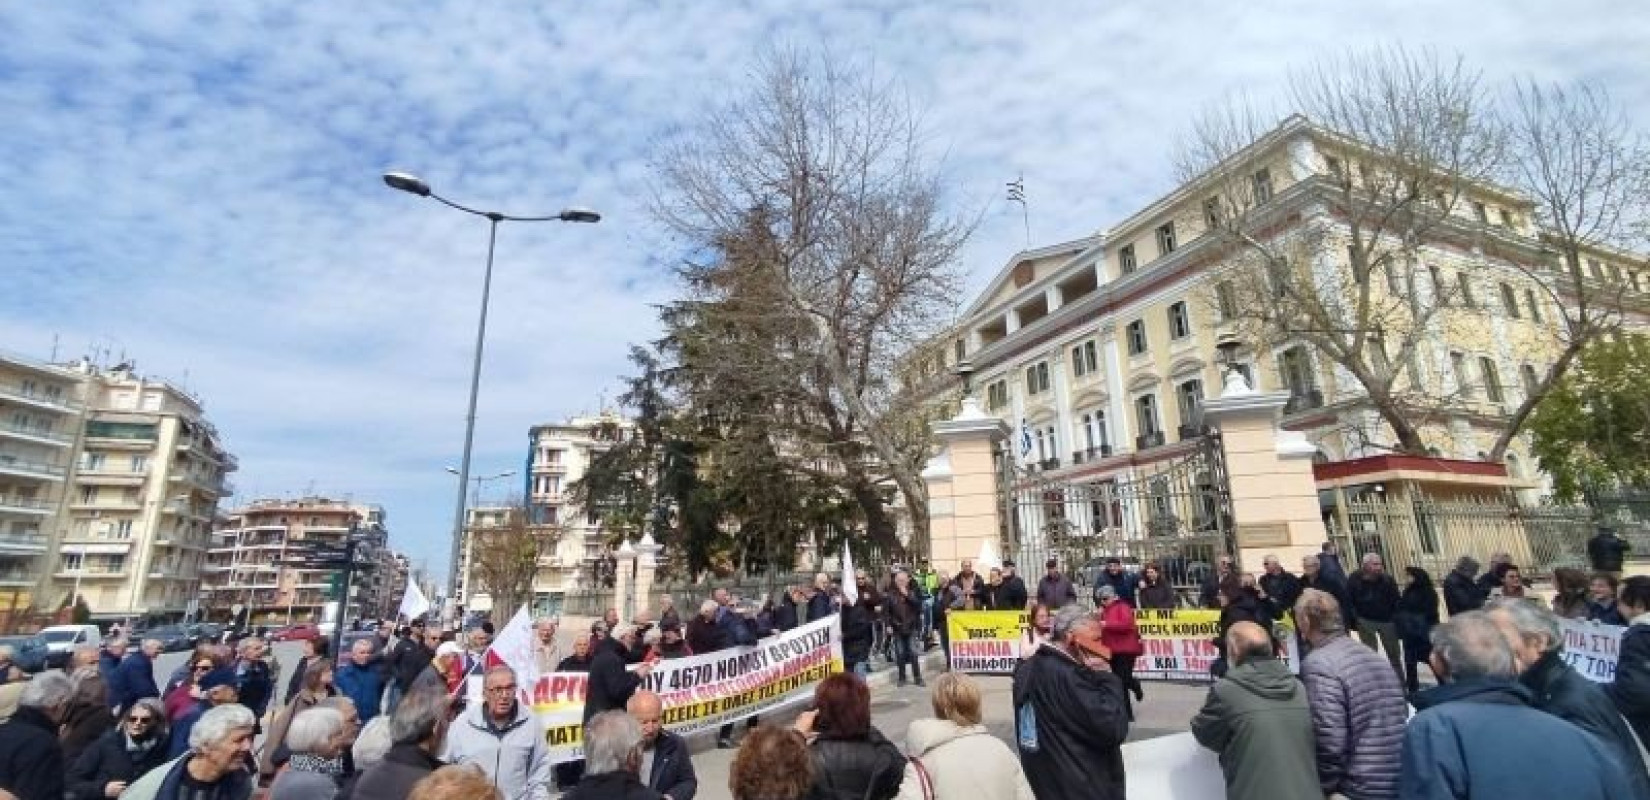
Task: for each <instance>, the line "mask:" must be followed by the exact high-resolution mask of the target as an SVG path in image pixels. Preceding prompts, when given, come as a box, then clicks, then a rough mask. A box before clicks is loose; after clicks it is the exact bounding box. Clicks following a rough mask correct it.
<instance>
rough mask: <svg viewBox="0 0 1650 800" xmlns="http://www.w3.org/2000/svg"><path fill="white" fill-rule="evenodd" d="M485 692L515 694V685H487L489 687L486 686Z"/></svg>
mask: <svg viewBox="0 0 1650 800" xmlns="http://www.w3.org/2000/svg"><path fill="white" fill-rule="evenodd" d="M487 693H488V694H515V693H516V687H515V686H489V687H487Z"/></svg>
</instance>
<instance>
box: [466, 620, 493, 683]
mask: <svg viewBox="0 0 1650 800" xmlns="http://www.w3.org/2000/svg"><path fill="white" fill-rule="evenodd" d="M492 644H493V636H492V634H490V633H488V632H487V631H486V630H484V629H482V628H479V627H477V628H471V629H469V630H468V631H465V633H464V661H463V667H462V669H463V674H464V676H465V677H466V678H468V677H469V676H471V675H480V674H481V673H482V671H483V670H485V669H486V668H487V648H488V647H491V646H492Z"/></svg>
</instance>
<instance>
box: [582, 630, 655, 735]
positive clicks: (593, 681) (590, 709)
mask: <svg viewBox="0 0 1650 800" xmlns="http://www.w3.org/2000/svg"><path fill="white" fill-rule="evenodd" d="M592 649H593V652H592V654H591V656H590V678H589V682H588V684H587V685H586V689H585V699H584V721H585V723H586V724H589V722H590V719H591V718H592V717H594V716H596V715H597V714H600V713H601V712H603V711H613V710H623V709H624V705H625V703H627V702H629V701H630V695H631V694H632V693H634V692H635V691H636V689H637V687H639V686H641V685H642V680H643V679H644V678H646V677H647V676H648V675H649V674H651V673H652V672H653V665H651V664H643V665H641V666H640V667H637V668H636V669H634V670H628V671H627V670H626V667H625V662H624V659H623V657H622V656H621V655H620V653H619V651H618V648H615V647H595V646H593V648H592Z"/></svg>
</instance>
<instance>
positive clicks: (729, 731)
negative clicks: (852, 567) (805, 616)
mask: <svg viewBox="0 0 1650 800" xmlns="http://www.w3.org/2000/svg"><path fill="white" fill-rule="evenodd" d="M815 582H816V583H818V579H817V578H816V579H815ZM824 585H825V586H826V587H829V586H830V580H829V579H827V580H826V581H825V583H824ZM710 594H711V599H712V600H714V601H716V627H717V628H718V629H720V630H721V631H722V637H721V644H722V647H743V646H748V645H754V644H756V640H757V638H758V633H757V631H756V630H755V629H754V623H753V621H752V620H750V619H748V618H746V617H745V615H743V614H741V613H740V612H739V610H738V608H737V607H736V605H735V603H734V602H733V596H732V595H731V594H729V593H728V590H727V589H725V588H717V589H715V590H713V591H711V593H710ZM811 613H812V612H811V611H810V614H811ZM811 621H812V620H810V622H811ZM644 674H645V673H644ZM628 699H629V697H628V696H626V698H625V700H628ZM616 707H617V708H623V707H624V702H623V701H621V702H620V703H619V704H618V705H617V706H616ZM757 722H758V718H757V717H754V716H753V717H750V718H749V719H747V720H745V729H746V730H750V729H751V728H754V727H756V725H757ZM716 746H717V747H720V748H722V749H724V750H726V749H728V748H730V747H733V723H731V722H729V723H728V724H726V725H723V726H722V728H721V730H719V731H717V733H716Z"/></svg>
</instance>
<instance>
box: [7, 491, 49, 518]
mask: <svg viewBox="0 0 1650 800" xmlns="http://www.w3.org/2000/svg"><path fill="white" fill-rule="evenodd" d="M56 505H57V501H55V500H41V499H39V498H37V497H7V496H5V495H0V513H4V514H20V515H23V516H31V517H46V516H50V515H51V513H52V509H53V508H54V507H55V506H56Z"/></svg>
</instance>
